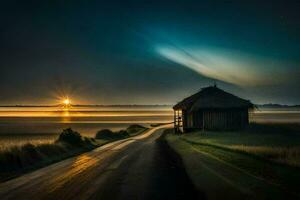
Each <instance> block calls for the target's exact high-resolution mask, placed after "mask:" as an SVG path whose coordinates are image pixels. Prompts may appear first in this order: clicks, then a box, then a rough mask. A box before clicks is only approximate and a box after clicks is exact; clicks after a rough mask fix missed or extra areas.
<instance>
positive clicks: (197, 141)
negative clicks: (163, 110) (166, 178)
mask: <svg viewBox="0 0 300 200" xmlns="http://www.w3.org/2000/svg"><path fill="white" fill-rule="evenodd" d="M169 131H173V130H169ZM166 139H167V141H168V143H169V144H170V146H171V147H172V148H173V149H174V150H175V151H176V152H177V153H178V154H179V155H180V156H181V158H182V159H183V162H184V165H185V168H186V170H187V173H188V174H189V177H190V178H191V180H192V181H193V183H194V184H195V185H196V186H197V187H198V189H203V187H204V188H206V189H204V190H205V191H211V193H209V192H208V193H207V195H208V196H209V197H210V198H212V199H214V198H218V199H219V198H224V197H226V198H242V197H245V198H250V199H253V198H258V199H283V198H287V197H290V198H299V196H300V193H299V187H300V185H299V182H298V180H299V178H300V170H299V169H300V168H299V167H300V126H299V124H251V125H250V127H249V128H248V129H247V130H244V131H227V132H212V131H201V132H193V133H187V134H183V135H178V134H177V135H176V134H168V135H167V137H166ZM219 195H220V196H219Z"/></svg>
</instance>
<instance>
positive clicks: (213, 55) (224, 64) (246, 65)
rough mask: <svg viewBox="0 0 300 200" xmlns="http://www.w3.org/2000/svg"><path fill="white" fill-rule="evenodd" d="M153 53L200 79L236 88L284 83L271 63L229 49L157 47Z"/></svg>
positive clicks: (273, 62) (274, 64) (270, 61)
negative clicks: (202, 77) (192, 71)
mask: <svg viewBox="0 0 300 200" xmlns="http://www.w3.org/2000/svg"><path fill="white" fill-rule="evenodd" d="M156 51H157V52H158V53H159V54H160V55H162V56H163V57H165V58H167V59H168V60H171V61H173V62H175V63H178V64H180V65H182V66H185V67H187V68H189V69H191V70H194V71H195V72H197V73H199V74H201V75H203V76H206V77H209V78H213V79H216V80H220V81H224V82H227V83H231V84H235V85H239V86H259V85H272V84H279V83H280V82H282V81H284V79H285V77H284V76H281V75H282V72H283V71H282V69H281V68H280V64H278V63H276V62H275V61H272V60H268V59H266V58H259V57H253V56H251V55H247V54H244V53H241V52H238V51H234V50H230V49H217V48H207V49H205V48H179V47H174V46H158V47H157V48H156ZM275 77H276V78H275Z"/></svg>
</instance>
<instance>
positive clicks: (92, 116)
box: [0, 106, 300, 148]
mask: <svg viewBox="0 0 300 200" xmlns="http://www.w3.org/2000/svg"><path fill="white" fill-rule="evenodd" d="M172 121H173V111H172V108H171V106H144V107H143V106H110V107H109V106H105V107H103V106H98V107H72V108H70V109H63V108H60V107H0V148H7V147H10V146H14V145H21V144H24V143H28V142H31V143H33V144H38V143H45V142H52V141H53V140H55V139H56V138H57V136H58V134H59V133H60V132H61V131H62V130H63V129H65V128H69V127H71V128H72V129H74V130H76V131H78V132H80V133H81V134H82V135H85V136H90V137H93V136H94V135H95V134H96V132H97V131H98V130H101V129H104V128H108V129H112V130H120V129H124V128H126V127H128V126H129V125H130V124H141V125H144V126H150V125H151V124H155V123H168V122H172ZM250 121H251V122H261V123H300V110H295V109H259V110H256V111H255V112H254V113H252V114H251V116H250Z"/></svg>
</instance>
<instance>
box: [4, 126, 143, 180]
mask: <svg viewBox="0 0 300 200" xmlns="http://www.w3.org/2000/svg"><path fill="white" fill-rule="evenodd" d="M145 130H146V128H145V127H142V126H139V125H131V126H129V127H128V128H127V129H126V130H121V131H119V132H117V133H114V135H113V136H109V135H106V136H105V137H102V136H103V135H102V134H101V133H102V132H103V130H102V131H99V132H98V133H97V134H96V138H87V137H82V136H81V135H80V134H79V133H77V132H75V131H73V130H72V129H65V130H64V131H63V132H62V133H61V134H60V136H59V137H58V139H57V140H56V141H55V142H53V143H47V144H38V145H33V144H30V143H28V144H25V145H22V146H14V147H11V148H9V149H5V150H3V151H0V182H2V181H5V180H8V179H11V178H13V177H16V176H19V175H21V174H24V173H26V172H29V171H32V170H35V169H38V168H41V167H44V166H47V165H49V164H52V163H55V162H58V161H61V160H63V159H66V158H69V157H72V156H76V155H79V154H81V153H84V152H87V151H90V150H92V149H95V148H97V147H99V146H102V145H104V144H107V143H109V142H113V141H116V140H120V139H124V138H127V137H132V136H135V135H138V134H140V133H142V132H143V131H145Z"/></svg>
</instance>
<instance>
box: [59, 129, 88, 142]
mask: <svg viewBox="0 0 300 200" xmlns="http://www.w3.org/2000/svg"><path fill="white" fill-rule="evenodd" d="M57 142H63V143H67V144H70V145H82V144H83V140H82V137H81V135H80V134H79V133H78V132H76V131H73V130H72V129H71V128H67V129H64V130H63V132H62V133H61V134H60V135H59V138H58V140H57Z"/></svg>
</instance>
